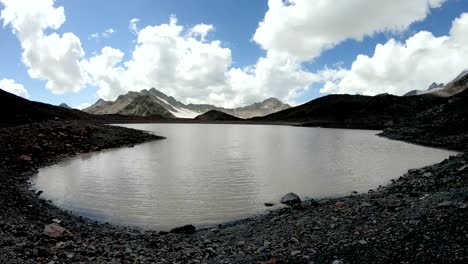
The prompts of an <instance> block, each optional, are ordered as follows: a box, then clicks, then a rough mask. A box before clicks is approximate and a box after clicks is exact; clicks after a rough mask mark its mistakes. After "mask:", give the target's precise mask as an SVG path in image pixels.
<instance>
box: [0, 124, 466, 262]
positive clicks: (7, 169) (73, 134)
mask: <svg viewBox="0 0 468 264" xmlns="http://www.w3.org/2000/svg"><path fill="white" fill-rule="evenodd" d="M156 139H160V138H158V137H157V136H153V135H149V134H146V133H143V132H139V131H135V130H130V129H125V128H120V127H113V126H105V125H89V124H88V123H83V122H76V121H58V122H57V121H48V122H42V123H35V124H29V125H22V126H16V127H9V128H4V129H0V157H1V164H2V166H1V169H0V177H1V181H0V188H2V196H1V198H0V263H466V262H467V261H468V248H467V247H466V245H467V244H468V226H467V222H466V218H467V217H468V154H461V155H459V156H456V157H452V158H450V159H448V160H445V161H443V162H441V163H439V164H435V165H433V166H428V167H425V168H420V169H414V170H410V171H409V172H408V173H407V174H405V175H403V176H401V177H400V178H396V180H395V181H394V182H393V183H391V184H390V185H388V186H385V187H380V188H377V189H376V190H371V191H369V192H368V193H364V194H350V195H349V196H346V197H338V198H329V199H322V200H318V201H314V200H306V201H305V202H303V203H301V204H297V205H294V206H292V207H286V208H283V209H279V210H274V211H271V212H270V213H268V214H265V215H260V216H257V217H253V218H249V219H244V220H240V221H238V222H235V223H228V224H222V225H219V226H215V227H211V228H207V229H202V230H194V229H193V227H185V228H182V229H179V230H175V231H177V232H175V233H168V232H167V231H169V230H154V231H144V230H140V229H134V228H125V227H118V226H111V225H108V224H105V223H97V222H93V221H90V220H87V219H83V218H81V217H79V216H76V215H73V214H72V213H71V212H64V211H62V210H60V209H58V208H56V207H55V206H54V205H53V204H51V203H50V202H48V201H46V200H43V199H41V196H40V193H35V192H33V191H31V190H29V188H28V179H29V177H30V176H31V175H32V174H33V173H34V172H35V171H36V170H37V168H38V167H42V166H46V165H49V164H53V163H55V162H57V161H59V160H61V159H63V158H66V157H70V156H74V155H77V154H79V153H82V152H88V151H99V150H101V149H107V148H114V147H121V146H122V147H129V146H130V147H131V146H132V145H133V144H137V143H140V142H145V141H148V140H156ZM461 147H462V146H458V147H457V149H460V148H461ZM396 176H397V175H396ZM50 225H54V226H56V225H58V226H59V227H60V228H63V229H60V228H59V229H57V228H56V229H54V230H55V231H54V232H50V230H49V229H50ZM48 228H49V229H48ZM340 261H341V262H340Z"/></svg>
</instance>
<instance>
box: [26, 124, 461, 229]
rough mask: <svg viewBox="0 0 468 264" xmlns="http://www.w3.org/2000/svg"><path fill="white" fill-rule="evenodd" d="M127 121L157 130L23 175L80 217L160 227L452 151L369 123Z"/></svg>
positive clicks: (312, 193)
mask: <svg viewBox="0 0 468 264" xmlns="http://www.w3.org/2000/svg"><path fill="white" fill-rule="evenodd" d="M127 126H128V127H133V128H138V129H143V130H148V131H154V132H155V133H156V134H159V135H162V136H165V137H167V139H165V140H162V141H156V142H151V143H146V144H142V145H137V146H135V147H134V148H124V149H118V150H110V151H104V152H100V153H93V154H84V155H81V156H79V157H77V158H73V159H70V160H67V161H64V162H62V163H60V164H58V165H56V166H51V167H48V168H44V169H41V170H40V171H39V173H38V175H37V177H35V178H34V179H33V183H34V184H35V186H36V187H37V189H40V190H43V191H44V195H45V196H46V198H48V199H51V200H53V201H54V202H55V203H56V204H57V205H59V206H61V207H63V208H66V209H68V210H72V211H75V212H77V213H79V214H82V215H84V216H87V217H91V218H95V219H100V220H103V221H110V222H113V223H117V224H125V225H137V226H141V227H148V228H161V229H168V228H171V227H174V226H179V225H183V224H188V223H191V224H196V225H208V224H214V223H220V222H224V221H230V220H234V219H238V218H241V217H245V216H248V215H251V214H254V213H257V212H259V211H262V210H264V209H265V208H264V206H263V203H264V202H267V201H278V200H279V199H280V198H281V196H282V195H283V194H285V193H287V192H291V191H292V192H295V193H297V194H299V195H301V196H308V197H324V196H334V195H340V194H346V193H349V192H351V191H361V192H365V191H367V190H368V189H371V188H374V187H376V186H378V185H381V184H386V183H387V182H388V180H390V179H392V178H395V177H398V176H400V175H401V174H403V173H404V172H405V171H406V170H408V169H410V168H414V167H421V166H424V165H429V164H432V163H435V162H438V161H440V160H442V159H443V158H446V157H448V156H449V155H450V154H452V153H453V152H449V151H445V150H440V149H431V148H425V147H421V146H416V145H410V144H406V143H402V142H398V141H390V140H387V139H383V138H379V137H377V136H375V133H376V131H361V130H341V129H319V128H300V127H288V126H257V125H252V126H246V125H196V124H144V125H127Z"/></svg>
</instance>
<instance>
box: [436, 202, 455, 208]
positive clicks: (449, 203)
mask: <svg viewBox="0 0 468 264" xmlns="http://www.w3.org/2000/svg"><path fill="white" fill-rule="evenodd" d="M452 206H453V202H451V201H445V202H441V203H439V204H437V208H449V207H452Z"/></svg>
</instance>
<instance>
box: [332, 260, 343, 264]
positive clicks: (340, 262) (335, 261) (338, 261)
mask: <svg viewBox="0 0 468 264" xmlns="http://www.w3.org/2000/svg"><path fill="white" fill-rule="evenodd" d="M332 264H343V261H341V260H334V261H333V262H332Z"/></svg>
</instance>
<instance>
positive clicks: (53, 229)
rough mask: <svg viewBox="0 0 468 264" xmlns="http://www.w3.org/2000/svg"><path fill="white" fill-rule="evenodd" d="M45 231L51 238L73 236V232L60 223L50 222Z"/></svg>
mask: <svg viewBox="0 0 468 264" xmlns="http://www.w3.org/2000/svg"><path fill="white" fill-rule="evenodd" d="M43 233H44V234H45V235H46V236H48V237H51V238H60V237H67V236H72V233H71V232H70V231H68V230H67V229H65V228H63V227H61V226H59V225H58V224H55V223H54V224H50V225H46V226H45V227H44V231H43Z"/></svg>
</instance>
